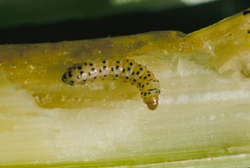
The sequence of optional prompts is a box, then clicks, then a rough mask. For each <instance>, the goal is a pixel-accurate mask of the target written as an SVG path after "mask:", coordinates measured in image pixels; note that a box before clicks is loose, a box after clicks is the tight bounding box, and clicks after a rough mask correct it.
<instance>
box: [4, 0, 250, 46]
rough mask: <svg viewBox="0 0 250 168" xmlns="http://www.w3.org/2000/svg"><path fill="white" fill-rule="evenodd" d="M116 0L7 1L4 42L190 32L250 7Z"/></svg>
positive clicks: (228, 2) (234, 0) (246, 2)
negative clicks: (117, 1) (121, 1)
mask: <svg viewBox="0 0 250 168" xmlns="http://www.w3.org/2000/svg"><path fill="white" fill-rule="evenodd" d="M111 1H112V0H10V1H5V2H4V1H3V2H1V3H0V44H10V43H11V44H16V43H41V42H57V41H64V40H82V39H91V38H103V37H108V36H111V37H112V36H120V35H130V34H137V33H144V32H149V31H159V30H178V31H182V32H184V33H190V32H193V31H195V30H199V29H201V28H204V27H206V26H209V25H211V24H214V23H216V22H218V21H220V20H222V19H224V18H226V17H229V16H231V15H233V14H236V13H238V12H240V11H242V10H245V9H247V8H249V7H250V0H215V1H212V2H209V3H202V4H199V5H193V6H190V5H186V4H185V3H183V1H181V0H144V1H140V0H137V2H134V3H128V4H118V5H117V4H114V3H111ZM201 1H202V0H201ZM204 2H205V1H204Z"/></svg>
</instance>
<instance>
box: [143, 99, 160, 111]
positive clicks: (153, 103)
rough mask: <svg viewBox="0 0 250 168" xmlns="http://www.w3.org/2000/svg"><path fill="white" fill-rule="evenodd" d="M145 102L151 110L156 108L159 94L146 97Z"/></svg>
mask: <svg viewBox="0 0 250 168" xmlns="http://www.w3.org/2000/svg"><path fill="white" fill-rule="evenodd" d="M144 103H145V104H147V106H148V109H149V110H155V109H156V108H157V107H158V95H153V96H148V97H147V98H146V99H144Z"/></svg>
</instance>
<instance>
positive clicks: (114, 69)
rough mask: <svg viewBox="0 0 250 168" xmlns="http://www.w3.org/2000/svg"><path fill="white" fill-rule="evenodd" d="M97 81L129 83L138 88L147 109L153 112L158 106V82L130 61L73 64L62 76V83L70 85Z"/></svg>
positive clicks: (138, 65) (143, 67) (148, 72)
mask: <svg viewBox="0 0 250 168" xmlns="http://www.w3.org/2000/svg"><path fill="white" fill-rule="evenodd" d="M97 79H101V80H104V79H111V80H121V81H124V82H130V83H131V84H132V85H136V86H137V88H139V90H140V92H141V97H142V99H143V102H144V103H145V104H147V106H148V109H150V110H155V109H156V108H157V106H158V95H159V94H160V89H159V80H157V79H156V78H155V77H154V74H153V73H152V72H150V71H148V69H147V68H146V66H143V65H141V64H138V63H137V62H136V61H135V60H132V59H123V60H103V61H101V62H90V63H87V62H84V63H80V64H74V65H73V66H72V67H70V68H68V69H67V71H66V72H65V73H64V75H63V76H62V81H63V82H64V83H66V84H70V85H74V84H85V83H87V82H89V81H95V80H97Z"/></svg>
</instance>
